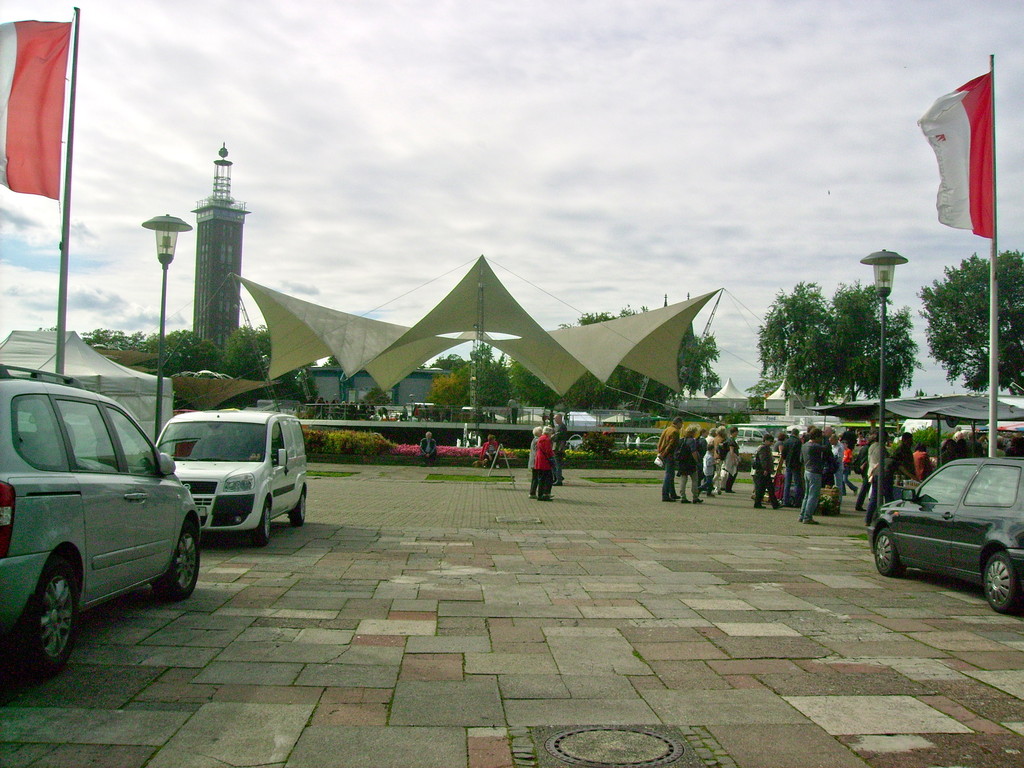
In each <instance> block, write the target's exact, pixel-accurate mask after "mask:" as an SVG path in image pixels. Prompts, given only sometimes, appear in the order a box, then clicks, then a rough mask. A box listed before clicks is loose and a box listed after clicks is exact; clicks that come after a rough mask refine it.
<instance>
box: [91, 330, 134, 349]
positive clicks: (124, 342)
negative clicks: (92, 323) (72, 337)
mask: <svg viewBox="0 0 1024 768" xmlns="http://www.w3.org/2000/svg"><path fill="white" fill-rule="evenodd" d="M82 341H84V342H85V343H86V344H88V345H89V346H90V347H102V348H104V349H118V350H122V351H128V350H134V351H139V352H142V351H145V350H146V349H147V336H146V334H145V333H143V332H142V331H136V332H135V333H125V332H124V331H113V330H110V329H109V328H95V329H93V330H91V331H89V332H87V333H84V334H82Z"/></svg>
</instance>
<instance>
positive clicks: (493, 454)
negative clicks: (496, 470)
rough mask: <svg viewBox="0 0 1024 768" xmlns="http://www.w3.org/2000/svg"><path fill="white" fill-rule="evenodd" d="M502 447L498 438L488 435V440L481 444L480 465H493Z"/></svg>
mask: <svg viewBox="0 0 1024 768" xmlns="http://www.w3.org/2000/svg"><path fill="white" fill-rule="evenodd" d="M500 448H501V444H500V443H499V442H498V438H496V437H495V436H494V435H488V436H487V442H486V443H484V444H483V445H481V446H480V456H479V458H478V462H479V464H480V466H481V467H493V466H494V461H495V459H496V458H497V457H498V450H499V449H500Z"/></svg>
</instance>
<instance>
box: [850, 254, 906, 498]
mask: <svg viewBox="0 0 1024 768" xmlns="http://www.w3.org/2000/svg"><path fill="white" fill-rule="evenodd" d="M860 263H861V264H868V265H870V266H872V267H874V270H875V291H876V292H877V293H878V300H879V302H880V303H881V305H882V307H881V309H882V316H881V329H882V332H881V339H880V341H879V346H878V448H879V458H878V461H879V465H880V466H879V471H878V472H876V473H875V509H876V510H877V509H878V507H880V506H881V505H882V474H883V470H884V469H885V450H886V441H885V304H886V300H887V299H888V298H889V294H890V293H892V281H893V278H894V277H895V275H896V265H897V264H906V263H907V259H906V258H904V257H903V256H900V255H899V254H898V253H893V252H892V251H886V250H881V251H875V252H874V253H872V254H871V255H870V256H865V257H864V258H863V259H861V260H860Z"/></svg>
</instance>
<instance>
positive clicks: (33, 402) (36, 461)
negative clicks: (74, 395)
mask: <svg viewBox="0 0 1024 768" xmlns="http://www.w3.org/2000/svg"><path fill="white" fill-rule="evenodd" d="M11 415H12V417H13V418H12V419H11V423H12V425H13V428H12V433H13V434H12V437H13V439H14V448H15V450H16V451H17V452H18V455H19V456H21V458H23V459H24V460H25V461H27V462H28V463H29V464H31V465H32V466H33V467H35V468H36V469H43V470H51V471H62V470H67V468H68V465H67V458H66V457H65V456H64V440H63V438H62V437H61V434H60V428H59V427H58V426H57V417H56V416H55V415H54V413H53V408H52V407H51V406H50V399H49V398H48V397H46V395H19V396H18V397H15V398H13V399H12V400H11Z"/></svg>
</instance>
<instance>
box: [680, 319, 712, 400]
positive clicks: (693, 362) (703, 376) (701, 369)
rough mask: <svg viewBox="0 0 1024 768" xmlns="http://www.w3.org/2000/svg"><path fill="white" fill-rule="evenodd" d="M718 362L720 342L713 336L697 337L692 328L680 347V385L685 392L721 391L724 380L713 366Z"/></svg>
mask: <svg viewBox="0 0 1024 768" xmlns="http://www.w3.org/2000/svg"><path fill="white" fill-rule="evenodd" d="M717 361H718V342H717V341H715V337H714V336H713V335H712V334H708V335H707V336H699V337H698V336H697V335H696V334H695V333H694V332H693V327H692V326H691V327H690V330H689V332H688V333H687V334H686V335H685V336H683V341H682V343H681V344H680V345H679V385H680V386H681V387H682V391H683V392H687V393H689V392H704V391H705V390H708V389H714V390H716V391H717V390H719V389H721V387H722V380H721V379H720V378H719V377H718V374H717V373H715V371H714V369H713V367H712V366H713V365H714V364H715V363H716V362H717Z"/></svg>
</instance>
